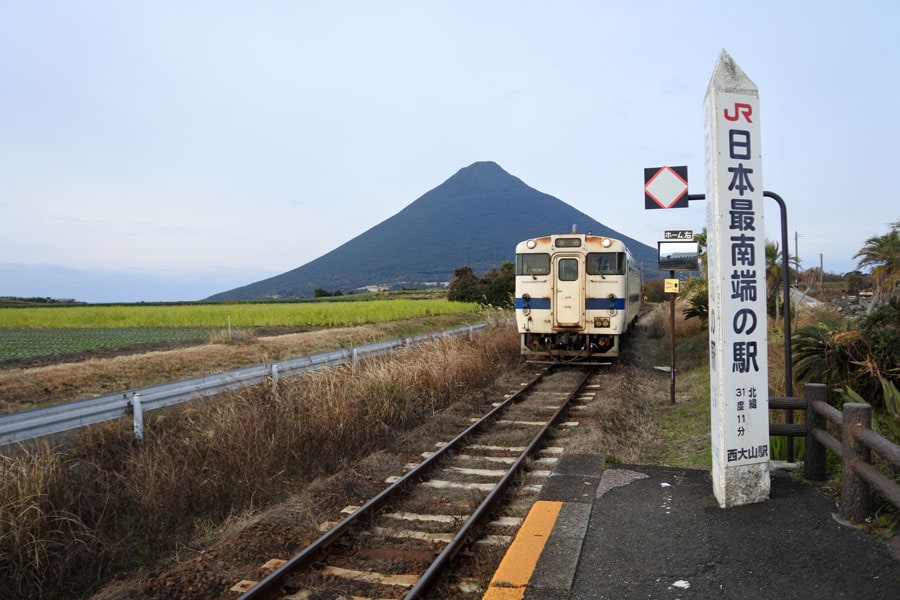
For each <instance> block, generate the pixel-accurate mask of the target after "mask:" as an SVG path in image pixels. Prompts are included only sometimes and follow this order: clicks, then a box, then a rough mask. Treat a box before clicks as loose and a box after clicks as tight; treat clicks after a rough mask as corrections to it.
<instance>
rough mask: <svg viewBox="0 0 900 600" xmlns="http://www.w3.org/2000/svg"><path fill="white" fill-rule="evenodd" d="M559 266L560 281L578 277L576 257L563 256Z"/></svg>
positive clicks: (572, 279) (573, 279)
mask: <svg viewBox="0 0 900 600" xmlns="http://www.w3.org/2000/svg"><path fill="white" fill-rule="evenodd" d="M557 265H558V267H559V280H560V281H575V280H577V279H578V260H577V259H574V258H561V259H559V262H558V263H557Z"/></svg>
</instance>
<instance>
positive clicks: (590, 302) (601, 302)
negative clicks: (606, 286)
mask: <svg viewBox="0 0 900 600" xmlns="http://www.w3.org/2000/svg"><path fill="white" fill-rule="evenodd" d="M584 308H585V310H609V309H617V310H625V298H616V299H614V300H610V299H609V298H588V299H587V300H585V301H584Z"/></svg>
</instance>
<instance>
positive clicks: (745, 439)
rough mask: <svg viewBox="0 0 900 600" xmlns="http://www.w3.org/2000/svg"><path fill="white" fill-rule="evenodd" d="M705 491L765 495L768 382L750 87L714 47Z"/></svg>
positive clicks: (755, 96)
mask: <svg viewBox="0 0 900 600" xmlns="http://www.w3.org/2000/svg"><path fill="white" fill-rule="evenodd" d="M704 108H705V113H706V118H705V125H706V127H705V129H706V148H707V157H706V160H707V164H706V172H707V200H708V201H709V202H708V204H707V210H708V213H707V230H708V246H707V247H708V249H709V252H708V256H709V338H710V348H709V360H710V403H711V413H712V415H711V416H712V423H711V428H712V430H711V432H712V459H713V460H712V463H713V465H712V478H713V491H714V493H715V496H716V499H717V500H718V502H719V506H721V507H722V508H726V507H731V506H739V505H743V504H750V503H754V502H762V501H764V500H767V499H768V498H769V490H770V480H769V465H768V463H769V411H768V403H769V391H768V390H769V387H768V385H769V384H768V359H767V336H768V332H767V318H766V305H765V299H766V294H765V289H766V281H765V228H764V221H763V182H762V164H761V163H762V161H761V158H760V157H761V154H760V126H759V125H760V120H759V91H758V89H757V87H756V85H755V84H754V83H753V81H751V80H750V78H749V77H747V75H746V74H745V73H744V72H743V71H742V70H741V68H740V67H739V66H738V65H737V64H736V63H735V62H734V60H733V59H732V58H731V56H729V55H728V53H726V52H725V51H724V50H723V51H722V53H721V54H720V56H719V59H718V62H717V63H716V67H715V69H714V71H713V75H712V78H711V79H710V83H709V88H708V89H707V91H706V98H705V101H704Z"/></svg>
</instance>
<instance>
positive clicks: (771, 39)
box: [0, 0, 900, 302]
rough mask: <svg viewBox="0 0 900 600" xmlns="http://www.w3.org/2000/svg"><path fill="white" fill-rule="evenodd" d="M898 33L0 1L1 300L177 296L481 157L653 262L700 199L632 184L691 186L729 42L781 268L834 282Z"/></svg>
mask: <svg viewBox="0 0 900 600" xmlns="http://www.w3.org/2000/svg"><path fill="white" fill-rule="evenodd" d="M898 22H900V3H897V2H895V1H893V0H884V1H880V2H876V1H865V0H862V1H856V2H849V1H845V2H832V1H829V0H823V1H817V2H812V1H804V2H798V1H793V2H792V1H789V0H779V1H765V0H764V1H760V2H721V1H703V2H701V1H696V2H694V1H689V0H682V1H679V2H671V1H659V2H656V1H641V0H635V1H625V0H620V1H601V0H596V1H587V0H586V1H566V0H559V1H555V2H537V1H529V0H516V1H506V0H496V1H491V2H485V1H476V0H446V1H444V0H430V1H427V2H423V1H417V0H404V1H390V0H379V1H377V2H373V1H367V0H359V1H351V0H328V1H325V0H320V1H317V2H312V1H300V0H298V1H293V2H288V1H266V0H260V1H258V2H237V1H228V0H215V1H213V0H209V1H203V0H197V1H192V2H181V1H155V2H150V1H141V0H133V1H129V2H120V1H116V0H110V1H101V0H94V1H91V0H85V1H82V2H70V1H50V0H48V1H40V0H38V1H26V0H16V1H14V0H0V86H2V87H0V296H24V297H53V298H75V299H78V300H82V301H87V302H137V301H147V302H151V301H177V300H198V299H201V298H205V297H207V296H210V295H212V294H215V293H217V292H221V291H225V290H228V289H231V288H234V287H238V286H241V285H246V284H249V283H253V282H255V281H258V280H260V279H264V278H266V277H270V276H273V275H277V274H280V273H283V272H285V271H289V270H291V269H293V268H296V267H299V266H301V265H303V264H306V263H307V262H310V261H312V260H315V259H316V258H318V257H319V256H322V255H323V254H325V253H327V252H329V251H331V250H333V249H334V248H336V247H338V246H340V245H341V244H343V243H344V242H346V241H348V240H350V239H352V238H353V237H355V236H357V235H359V234H361V233H363V232H365V231H366V230H368V229H370V228H371V227H373V226H375V225H377V224H378V223H380V222H381V221H384V220H385V219H388V218H390V217H391V216H393V215H394V214H396V213H397V212H399V211H400V210H402V209H403V208H404V207H406V206H407V205H409V204H410V203H412V202H413V201H415V200H416V199H417V198H419V197H420V196H421V195H422V194H424V193H426V192H427V191H429V190H431V189H433V188H435V187H437V186H439V185H440V184H441V183H443V182H444V181H445V180H447V179H448V178H449V177H451V176H452V175H453V174H454V173H456V172H457V171H458V170H459V169H461V168H464V167H466V166H468V165H470V164H472V163H474V162H476V161H485V160H489V161H494V162H496V163H498V164H499V165H500V166H501V167H503V168H504V169H505V170H506V171H508V172H509V173H510V174H512V175H514V176H516V177H518V178H520V179H522V180H523V181H524V182H525V183H526V184H528V185H529V186H531V187H533V188H535V189H538V190H540V191H542V192H545V193H547V194H550V195H552V196H555V197H557V198H559V199H560V200H562V201H564V202H566V203H568V204H570V205H572V206H574V207H575V208H577V209H579V210H581V211H582V212H585V213H587V214H588V215H590V216H591V217H593V218H595V219H597V220H598V221H600V222H602V223H603V224H605V225H607V226H609V227H611V228H613V229H615V230H617V231H619V232H621V233H623V234H625V235H628V236H631V237H634V238H636V239H638V240H640V241H642V242H645V243H647V244H649V245H651V246H655V245H656V241H657V240H659V239H661V237H662V234H663V231H664V230H666V229H694V230H696V231H699V230H701V229H702V228H703V227H705V226H706V207H705V206H704V202H692V203H691V207H690V208H688V209H673V210H654V211H648V210H645V209H644V198H643V183H644V182H643V169H644V168H645V167H655V166H661V165H687V166H688V169H689V184H690V193H705V189H704V188H705V176H704V173H705V160H706V158H705V149H704V118H705V116H704V112H703V100H704V96H705V94H706V90H707V86H708V84H709V80H710V77H711V75H712V72H713V69H714V67H715V65H716V61H717V59H718V57H719V55H720V53H721V51H722V50H723V49H724V50H726V51H727V52H728V54H729V55H730V56H731V57H732V58H733V59H734V61H735V62H736V63H737V64H738V65H739V66H740V67H741V69H742V70H743V71H744V72H745V73H746V74H747V75H748V76H749V77H750V79H752V80H753V82H754V83H755V84H756V86H757V87H758V88H759V99H760V100H759V103H760V108H759V115H758V116H759V119H760V121H759V122H760V132H761V145H762V148H761V153H762V161H763V162H762V165H763V174H762V181H763V187H764V189H765V190H769V191H773V192H776V193H778V194H780V195H781V196H782V197H783V198H784V199H785V202H786V203H787V206H788V219H787V220H788V224H787V227H788V231H789V239H790V243H789V246H790V248H789V250H790V253H791V254H794V253H795V251H796V253H798V254H799V257H800V261H801V264H802V266H803V267H804V268H809V267H817V266H819V264H820V262H821V264H822V265H823V266H824V268H825V271H826V272H833V273H844V272H847V271H852V270H854V269H855V268H856V266H857V261H856V260H855V259H854V258H853V256H854V255H855V254H856V253H857V252H858V251H859V249H860V248H862V246H863V245H864V243H865V241H866V239H868V238H870V237H872V236H876V235H881V234H884V233H887V231H889V228H890V224H891V223H894V222H897V221H900V203H898V202H897V200H896V198H895V197H894V195H893V193H891V191H890V190H891V189H893V187H894V185H893V184H892V183H891V181H893V178H894V177H893V176H894V172H895V171H896V170H897V165H896V162H897V160H898V158H900V145H898V140H900V125H898V122H900V120H898V118H896V117H895V115H894V110H895V104H896V101H897V98H898V97H900V69H898V68H897V61H898V59H900V36H898V35H897V33H896V25H897V23H898ZM765 210H766V214H765V223H766V235H767V237H768V238H769V239H771V240H774V241H779V242H780V240H781V233H780V231H781V229H780V227H781V223H780V219H779V213H778V210H777V205H776V204H775V203H774V202H770V203H768V204H767V206H766V207H765ZM535 219H540V215H535ZM548 233H551V232H548ZM795 242H796V243H795ZM510 252H511V253H512V252H513V250H512V249H511V250H510Z"/></svg>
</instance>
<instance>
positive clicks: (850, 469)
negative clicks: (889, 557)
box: [769, 383, 900, 523]
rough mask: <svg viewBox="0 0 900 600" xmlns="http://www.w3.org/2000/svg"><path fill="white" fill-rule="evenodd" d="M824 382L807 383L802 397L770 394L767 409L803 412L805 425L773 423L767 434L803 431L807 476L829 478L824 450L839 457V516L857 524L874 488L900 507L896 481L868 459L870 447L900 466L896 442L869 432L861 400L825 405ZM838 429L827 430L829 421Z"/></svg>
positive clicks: (794, 434) (867, 509) (866, 513)
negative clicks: (834, 431) (839, 405)
mask: <svg viewBox="0 0 900 600" xmlns="http://www.w3.org/2000/svg"><path fill="white" fill-rule="evenodd" d="M827 400H828V387H827V386H826V385H824V384H821V383H808V384H806V386H805V388H804V391H803V397H802V398H782V397H773V398H770V399H769V408H770V409H801V410H805V411H806V423H805V424H782V423H772V424H770V425H769V434H770V435H784V436H788V437H798V436H805V438H806V446H805V448H804V451H805V457H804V461H803V475H804V477H806V478H807V479H811V480H814V481H823V480H825V479H827V473H826V469H825V456H826V450H830V451H831V452H832V453H834V454H835V455H836V456H837V457H838V458H840V460H841V471H842V475H841V503H840V515H841V517H842V518H844V519H846V520H848V521H851V522H854V523H859V522H862V521H864V520H865V519H866V518H867V517H868V516H869V515H870V514H871V511H872V490H871V488H873V487H874V488H875V489H877V490H878V491H879V492H881V493H882V494H883V495H884V497H885V498H886V499H887V500H888V501H890V502H891V503H892V504H893V505H894V506H896V507H897V508H900V485H898V484H897V482H896V481H893V480H892V479H890V478H889V477H887V476H886V475H884V474H883V473H882V472H881V471H879V470H878V469H877V468H876V467H875V466H874V465H873V464H872V452H873V451H874V452H876V453H877V454H878V455H879V456H880V457H881V458H882V459H883V460H884V461H886V462H888V463H890V464H891V465H893V466H894V467H895V468H900V446H897V445H896V444H894V443H892V442H891V441H890V440H888V439H887V438H885V437H884V436H881V435H879V434H877V433H875V432H874V431H872V429H871V426H872V407H871V406H870V405H869V404H865V403H856V402H854V403H849V402H848V403H845V404H844V406H843V409H842V410H838V409H836V408H834V407H833V406H831V405H830V404H828V402H827ZM829 422H830V423H831V424H832V425H834V426H835V427H837V428H838V429H839V430H840V436H841V439H837V438H835V437H834V436H832V435H831V433H829V432H828V428H827V427H828V423H829Z"/></svg>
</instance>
